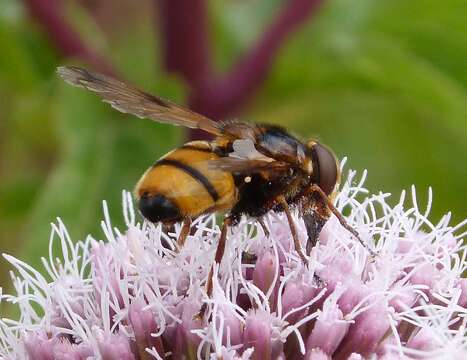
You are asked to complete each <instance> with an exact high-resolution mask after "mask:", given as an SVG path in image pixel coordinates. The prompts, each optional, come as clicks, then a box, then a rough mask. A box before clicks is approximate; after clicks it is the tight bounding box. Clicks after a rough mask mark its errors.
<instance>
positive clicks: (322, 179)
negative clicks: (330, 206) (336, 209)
mask: <svg viewBox="0 0 467 360" xmlns="http://www.w3.org/2000/svg"><path fill="white" fill-rule="evenodd" d="M312 151H313V152H314V156H313V160H316V161H317V165H318V166H317V169H316V167H315V171H316V173H315V181H316V182H317V184H318V186H319V187H320V188H321V190H323V191H324V192H325V193H326V194H327V195H329V194H331V193H332V191H333V190H334V187H335V186H336V182H337V175H338V173H337V162H336V158H335V157H334V154H333V153H332V152H331V151H330V150H329V149H327V148H326V147H324V146H322V145H321V144H318V143H316V144H315V145H314V146H313V150H312Z"/></svg>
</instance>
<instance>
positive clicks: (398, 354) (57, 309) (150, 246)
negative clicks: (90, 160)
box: [0, 172, 467, 360]
mask: <svg viewBox="0 0 467 360" xmlns="http://www.w3.org/2000/svg"><path fill="white" fill-rule="evenodd" d="M363 180H364V179H362V180H361V181H360V182H358V183H357V184H356V185H355V173H354V172H350V174H349V176H348V179H347V181H346V183H345V184H344V185H343V186H342V189H341V192H340V193H339V195H338V197H337V199H336V206H337V208H338V209H340V210H343V209H344V208H345V209H347V211H346V213H348V214H349V215H348V216H347V221H348V222H349V223H350V224H351V225H352V226H353V227H354V228H355V229H356V230H357V231H358V232H359V233H360V235H361V237H362V239H363V240H364V241H365V242H366V243H367V244H368V246H369V247H370V248H372V249H375V250H376V251H377V252H378V256H377V258H376V259H374V260H372V259H370V258H369V256H368V253H367V251H366V250H365V248H364V247H362V246H361V244H360V243H358V242H357V241H356V240H355V239H354V238H353V237H352V236H351V234H349V232H347V231H346V230H345V229H343V228H342V227H341V226H340V225H339V222H338V221H337V220H336V219H335V218H331V219H330V220H329V221H328V223H327V224H326V226H325V227H324V229H323V231H322V233H321V235H320V241H319V243H318V244H317V246H316V247H315V248H314V249H313V250H312V252H311V254H310V261H309V264H308V266H304V265H303V263H302V261H301V260H300V258H299V257H298V256H297V254H296V253H295V251H294V247H293V243H292V240H291V236H290V229H289V227H288V224H287V220H286V218H285V216H283V215H281V214H269V215H268V216H267V217H266V219H265V223H266V225H267V227H268V230H269V233H270V236H269V237H266V235H265V233H264V231H263V229H262V228H261V227H259V226H258V225H257V224H255V223H254V222H252V221H249V220H247V219H243V220H242V221H241V222H240V224H238V225H237V226H236V227H234V228H232V229H231V232H230V234H229V238H228V241H227V246H226V252H225V257H224V259H223V261H222V263H221V264H220V265H219V266H215V277H214V284H213V285H214V287H213V295H212V297H211V298H207V296H206V292H205V283H206V279H207V275H208V272H209V269H210V266H211V264H212V259H213V258H214V252H215V248H216V244H217V239H218V238H219V234H220V231H219V227H218V225H217V224H216V221H215V216H207V217H202V218H199V219H197V220H196V221H195V222H194V229H193V232H192V234H191V235H190V236H188V238H187V240H186V243H185V246H184V248H183V249H181V250H180V251H177V250H176V247H175V241H176V238H177V235H178V233H179V232H180V226H179V225H177V226H176V227H175V231H174V233H165V232H164V231H162V227H161V226H160V225H153V224H150V223H147V222H142V223H138V222H137V220H136V216H135V213H134V210H133V206H132V199H131V196H130V195H129V194H128V193H126V192H124V194H123V198H124V201H123V206H124V216H125V219H126V229H125V231H123V232H120V231H118V230H116V229H114V228H113V227H112V225H111V223H110V218H109V215H108V211H107V207H106V206H104V217H105V221H104V222H103V223H102V229H103V232H104V240H101V241H97V240H95V239H93V238H91V237H88V238H87V239H86V240H84V241H78V242H75V243H74V242H72V241H71V239H70V237H69V235H68V233H67V232H66V229H65V227H64V225H63V224H62V223H61V222H60V221H58V223H57V225H53V229H52V238H51V246H50V254H49V258H48V259H47V260H46V259H44V260H43V264H44V271H43V272H39V271H38V270H36V269H34V268H32V267H31V266H29V265H27V264H25V263H24V262H22V261H20V260H18V259H15V258H13V257H11V256H8V255H4V257H5V259H6V260H8V261H9V262H10V263H11V264H12V266H13V267H14V270H15V271H14V273H13V275H12V280H13V285H14V288H15V290H16V294H15V295H8V294H0V299H1V300H2V301H8V302H12V303H15V304H17V305H18V308H19V312H20V317H19V319H18V320H10V319H2V320H0V359H39V360H49V359H50V360H52V359H58V360H81V359H83V360H84V359H88V358H96V359H106V360H107V359H126V360H133V359H135V360H136V359H138V360H139V359H151V358H155V359H196V358H202V359H207V358H209V359H218V358H223V359H309V360H321V359H338V360H339V359H350V360H358V359H364V358H375V359H376V358H378V359H386V360H388V359H423V358H426V359H464V358H467V331H466V323H467V320H466V319H467V309H466V306H467V281H466V280H465V279H462V278H461V276H462V273H463V272H464V271H465V270H466V267H467V266H466V257H467V252H466V247H465V246H464V245H463V241H462V236H463V235H465V232H464V233H462V232H463V230H462V229H463V228H464V226H465V225H466V223H467V222H463V223H461V224H459V225H456V226H452V225H449V215H447V216H445V217H443V218H442V219H441V220H440V221H439V222H438V223H432V222H431V221H430V220H429V219H428V214H429V211H430V205H431V192H430V193H429V204H428V206H427V209H423V210H422V209H420V208H419V206H418V204H417V203H416V197H415V191H414V190H413V189H412V198H413V204H412V207H410V208H405V207H404V204H405V203H406V194H405V193H403V194H402V196H401V198H400V200H399V202H398V204H397V205H396V206H393V207H391V206H390V205H388V203H387V202H386V201H387V198H388V195H387V194H378V195H366V196H365V194H366V193H367V191H366V189H365V188H364V187H363ZM294 219H295V221H296V223H297V228H298V229H299V232H300V238H301V239H302V241H303V244H302V245H303V247H305V241H306V234H305V227H304V224H303V221H302V219H301V216H300V214H295V215H294ZM464 231H465V230H464ZM57 241H58V243H59V245H60V247H61V254H60V256H58V257H57V256H56V255H54V254H53V253H52V248H54V247H56V246H52V245H53V243H54V242H57ZM244 253H248V254H252V255H254V256H253V258H256V262H252V261H251V259H250V261H242V254H244ZM317 278H319V279H320V281H317ZM203 303H205V304H206V309H207V310H206V313H205V316H204V318H203V319H200V318H199V317H198V316H197V315H198V313H199V310H200V307H201V305H202V304H203Z"/></svg>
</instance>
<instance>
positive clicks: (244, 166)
mask: <svg viewBox="0 0 467 360" xmlns="http://www.w3.org/2000/svg"><path fill="white" fill-rule="evenodd" d="M208 165H209V168H210V169H216V170H222V171H229V172H232V173H237V174H254V173H259V172H269V171H270V172H274V173H277V172H283V171H286V170H288V169H289V168H290V164H287V163H286V162H282V161H264V160H250V159H238V158H234V157H223V158H219V159H215V160H210V161H209V162H208Z"/></svg>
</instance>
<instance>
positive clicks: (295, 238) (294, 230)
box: [277, 196, 308, 265]
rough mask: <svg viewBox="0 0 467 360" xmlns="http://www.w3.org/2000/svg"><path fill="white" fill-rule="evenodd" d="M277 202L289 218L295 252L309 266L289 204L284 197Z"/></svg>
mask: <svg viewBox="0 0 467 360" xmlns="http://www.w3.org/2000/svg"><path fill="white" fill-rule="evenodd" d="M277 200H278V201H279V204H280V205H281V206H282V207H283V209H284V211H285V215H286V216H287V221H288V222H289V227H290V232H291V233H292V238H293V243H294V246H295V251H296V252H297V253H298V255H299V256H300V259H302V261H303V263H304V264H305V265H307V264H308V259H307V258H306V256H305V254H303V250H302V245H301V244H300V240H299V239H298V233H297V228H296V227H295V223H294V221H293V218H292V214H291V213H290V209H289V204H287V201H286V200H285V198H284V197H283V196H279V197H278V198H277Z"/></svg>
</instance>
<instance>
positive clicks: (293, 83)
mask: <svg viewBox="0 0 467 360" xmlns="http://www.w3.org/2000/svg"><path fill="white" fill-rule="evenodd" d="M109 3H110V2H109ZM120 3H121V2H119V4H120ZM281 3H282V2H281V1H268V0H249V1H233V0H230V1H228V0H223V1H211V9H210V10H211V11H210V13H211V19H212V24H211V25H212V29H213V32H212V38H213V43H214V44H215V46H216V48H215V54H216V61H217V62H218V64H219V67H220V68H222V69H228V67H229V65H230V64H231V63H232V62H233V61H234V59H235V58H236V57H237V56H238V55H239V54H241V53H242V51H245V49H246V48H247V47H248V45H250V44H251V43H252V42H254V40H255V39H256V38H257V37H258V36H260V35H261V32H262V30H263V29H264V27H265V26H266V24H267V23H268V21H269V19H270V18H271V17H272V16H273V15H274V13H275V11H276V10H277V8H279V7H280V5H281ZM108 7H109V8H111V7H112V5H111V4H110V5H108ZM0 8H2V11H1V12H0V48H1V49H2V51H1V52H0V107H1V110H0V149H1V150H0V174H1V176H0V242H1V251H2V252H9V253H12V254H14V255H15V256H19V257H21V258H23V259H25V260H26V261H28V262H30V263H33V264H38V263H39V257H40V256H42V255H46V253H47V243H48V241H49V233H50V227H49V223H50V222H52V221H54V220H55V218H56V217H57V216H60V217H61V218H62V219H63V221H64V222H65V224H66V225H67V226H68V228H69V230H70V233H71V236H72V238H73V239H75V240H77V239H82V238H84V237H85V236H86V235H87V234H88V233H92V234H93V235H94V236H95V237H97V238H99V237H100V231H99V219H101V217H102V215H101V214H102V211H101V201H102V200H104V199H106V200H107V201H108V202H109V203H110V210H111V214H113V219H114V221H115V225H117V226H118V225H119V224H121V218H122V217H121V209H120V197H121V190H122V189H129V190H131V189H132V187H133V186H134V184H135V183H136V181H137V180H138V178H139V176H140V175H141V174H142V173H143V172H144V170H145V168H146V167H148V166H149V165H150V164H151V163H152V162H153V161H154V160H155V159H156V158H157V157H159V156H160V155H162V154H163V153H164V152H166V151H167V150H168V149H170V148H171V147H174V146H176V145H177V144H179V143H180V142H181V141H182V139H183V137H182V136H183V135H182V132H181V131H180V129H179V128H175V127H171V126H164V125H159V124H154V123H152V122H149V121H142V120H138V119H133V118H130V117H128V116H123V115H121V114H118V113H117V112H115V111H112V110H111V109H109V108H108V106H107V105H105V104H102V103H101V102H99V101H98V100H97V98H96V97H94V96H93V95H90V94H87V93H85V92H83V91H80V90H77V89H74V88H70V87H68V86H67V85H65V84H63V83H61V82H60V81H59V80H58V79H57V78H56V76H55V74H54V70H55V67H56V66H57V65H59V64H61V63H62V60H61V59H60V57H59V56H58V54H57V52H56V50H55V49H54V48H53V47H52V46H51V45H50V43H49V42H48V40H47V38H46V36H45V35H44V34H43V33H42V31H41V30H40V28H39V27H38V26H37V24H35V23H34V22H33V21H31V19H30V18H29V17H28V15H27V13H26V12H25V10H24V9H23V8H22V6H21V2H20V1H18V0H0ZM76 9H79V11H78V10H76ZM75 10H76V11H75ZM113 10H114V11H113V12H109V14H112V15H111V16H113V17H115V18H117V20H115V19H104V20H108V21H104V25H102V24H101V26H97V25H96V24H95V23H94V22H95V20H94V19H93V18H92V17H91V16H90V15H89V14H88V13H87V12H86V11H84V9H82V8H79V7H78V6H77V5H76V4H75V3H72V6H70V10H69V11H68V16H70V18H71V19H72V21H73V24H74V25H75V26H76V27H77V28H78V29H81V30H82V34H83V36H84V37H85V38H92V39H90V41H91V43H92V44H93V45H94V46H96V47H99V48H100V49H101V50H102V51H103V52H106V53H107V55H108V58H109V59H111V61H112V63H113V64H115V66H116V67H117V68H118V69H119V71H120V72H121V73H122V74H125V76H126V77H127V79H128V80H130V81H132V82H134V83H137V84H139V85H140V86H141V87H144V88H146V89H148V90H150V91H152V92H155V93H158V94H162V95H163V96H165V97H167V98H171V99H173V100H175V101H180V102H183V100H184V97H185V88H184V86H183V84H182V83H181V82H179V81H177V80H176V79H175V78H173V77H169V76H167V75H166V74H164V73H163V72H162V71H161V70H160V65H159V63H160V55H159V54H158V51H159V50H158V46H157V41H158V38H157V34H154V29H155V28H156V26H155V25H154V24H153V21H154V19H153V18H152V17H151V16H149V15H148V14H151V12H152V7H151V4H150V2H149V1H142V2H141V3H140V4H139V5H138V6H134V7H133V8H132V11H130V12H128V11H127V10H128V9H124V10H122V9H120V10H119V8H118V7H115V8H114V9H113ZM104 13H105V11H104ZM466 13H467V2H466V1H465V0H446V1H444V2H439V1H434V0H412V1H406V0H379V1H374V0H373V1H371V0H329V1H326V4H325V6H324V7H323V8H322V9H321V11H320V13H319V14H318V15H317V16H316V17H315V18H314V19H312V20H311V21H310V22H309V24H308V25H307V26H305V27H304V28H302V29H301V30H300V31H299V32H297V33H295V34H293V36H291V37H290V39H289V41H288V43H287V44H286V45H285V47H284V48H283V49H282V51H281V53H280V54H279V57H278V58H277V61H276V62H275V65H274V67H273V69H272V73H271V75H270V76H269V78H268V80H267V82H266V84H265V85H264V86H263V87H262V89H261V91H260V92H259V93H258V95H257V97H256V98H254V99H252V100H251V102H250V104H249V107H248V109H246V110H245V111H244V113H243V115H242V117H244V118H245V119H251V120H255V121H261V122H274V123H279V124H283V125H286V126H287V127H289V128H290V129H292V130H293V131H294V132H295V133H296V134H300V136H302V137H308V136H316V137H318V138H319V139H321V140H322V141H323V142H324V143H326V144H328V145H329V146H331V147H332V148H333V149H334V150H335V152H336V153H337V155H338V156H339V157H342V156H345V155H346V156H349V162H348V167H350V168H354V169H357V170H363V169H365V168H366V169H368V170H369V178H368V183H367V184H368V186H369V187H370V189H371V190H372V191H379V190H382V191H384V192H392V193H393V194H395V198H398V196H399V193H400V191H401V190H402V189H408V188H409V186H410V185H411V184H415V185H416V186H417V189H418V192H419V199H420V202H421V204H422V206H423V201H424V199H426V192H427V189H428V187H429V186H432V187H433V190H434V194H435V198H434V211H433V215H432V218H433V221H437V219H438V218H439V217H440V216H441V215H442V214H444V213H445V212H447V211H452V212H453V218H454V220H455V221H460V220H462V219H463V218H465V217H466V213H467V202H466V201H465V198H466V195H467V191H466V188H465V185H466V180H465V179H466V178H467V167H466V166H465V165H464V162H465V159H466V156H467V102H466V85H467V66H466V65H467V64H466V59H467V42H466V38H467V22H466V21H465V14H466ZM109 16H110V15H109ZM119 16H120V19H118V17H119ZM121 19H124V20H123V21H122V20H121ZM101 21H102V19H101ZM116 22H117V23H118V26H117V25H116ZM89 29H93V32H96V34H95V36H93V35H92V34H91V33H90V31H89ZM99 29H100V30H99ZM104 39H105V40H104ZM73 63H76V62H73ZM5 269H6V265H5V263H4V262H3V261H2V263H1V267H0V270H3V271H1V274H2V277H1V278H0V286H1V285H2V284H5V282H6V277H5V271H4V270H5Z"/></svg>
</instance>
